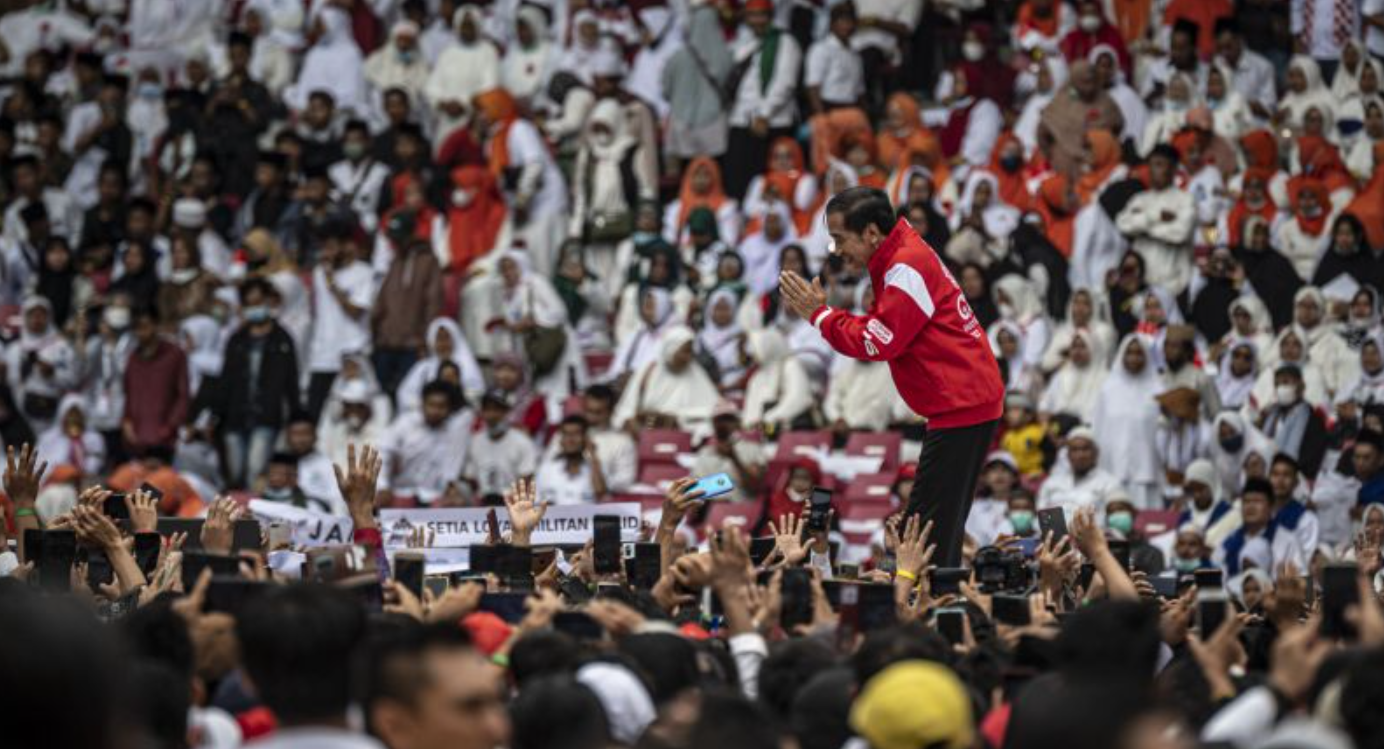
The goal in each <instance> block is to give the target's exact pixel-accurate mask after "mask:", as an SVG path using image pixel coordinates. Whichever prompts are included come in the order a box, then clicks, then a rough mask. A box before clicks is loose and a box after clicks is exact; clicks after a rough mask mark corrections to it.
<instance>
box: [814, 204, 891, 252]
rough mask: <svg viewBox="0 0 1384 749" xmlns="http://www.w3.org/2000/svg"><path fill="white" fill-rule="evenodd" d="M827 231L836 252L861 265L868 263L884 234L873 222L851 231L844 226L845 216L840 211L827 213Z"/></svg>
mask: <svg viewBox="0 0 1384 749" xmlns="http://www.w3.org/2000/svg"><path fill="white" fill-rule="evenodd" d="M827 233H829V234H831V241H832V242H833V243H835V245H836V250H835V252H836V254H838V255H841V256H842V257H845V258H846V259H847V260H852V261H854V262H856V263H859V264H861V265H869V264H870V258H871V256H873V255H874V254H875V248H876V247H879V244H880V242H883V241H884V235H883V233H881V232H880V230H879V228H878V227H876V226H875V225H874V224H868V225H866V227H865V230H864V231H863V232H859V233H857V232H853V231H851V230H850V229H848V228H846V217H845V215H844V214H841V213H828V214H827Z"/></svg>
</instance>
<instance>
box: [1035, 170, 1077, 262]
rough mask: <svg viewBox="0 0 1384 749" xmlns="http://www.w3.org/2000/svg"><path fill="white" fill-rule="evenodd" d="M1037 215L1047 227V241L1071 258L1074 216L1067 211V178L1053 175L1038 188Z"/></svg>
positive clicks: (1063, 255)
mask: <svg viewBox="0 0 1384 749" xmlns="http://www.w3.org/2000/svg"><path fill="white" fill-rule="evenodd" d="M1037 202H1038V214H1039V215H1040V216H1042V217H1043V224H1044V226H1046V227H1047V235H1048V241H1049V242H1052V244H1053V246H1054V247H1056V248H1057V249H1058V251H1059V252H1061V253H1062V257H1071V256H1072V239H1073V233H1074V230H1075V228H1076V214H1075V213H1072V212H1070V211H1068V210H1067V208H1066V204H1067V178H1066V177H1065V176H1063V175H1061V174H1054V175H1053V176H1051V177H1048V178H1047V179H1045V180H1043V184H1041V185H1039V186H1038V200H1037Z"/></svg>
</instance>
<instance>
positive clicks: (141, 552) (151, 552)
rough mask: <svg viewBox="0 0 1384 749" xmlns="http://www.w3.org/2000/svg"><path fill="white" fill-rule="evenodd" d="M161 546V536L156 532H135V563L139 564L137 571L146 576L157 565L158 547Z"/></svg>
mask: <svg viewBox="0 0 1384 749" xmlns="http://www.w3.org/2000/svg"><path fill="white" fill-rule="evenodd" d="M162 546H163V537H162V536H160V535H159V534H157V533H136V534H135V564H138V565H139V571H140V572H143V573H144V576H145V577H146V578H147V577H149V576H150V575H152V574H153V573H154V568H156V567H158V566H159V548H160V547H162Z"/></svg>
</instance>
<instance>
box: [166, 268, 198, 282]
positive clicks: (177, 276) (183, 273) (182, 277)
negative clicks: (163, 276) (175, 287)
mask: <svg viewBox="0 0 1384 749" xmlns="http://www.w3.org/2000/svg"><path fill="white" fill-rule="evenodd" d="M196 277H197V269H196V268H183V269H182V270H175V271H173V272H172V273H169V274H168V280H170V281H172V282H173V283H176V284H185V283H187V282H189V281H191V280H192V279H194V278H196Z"/></svg>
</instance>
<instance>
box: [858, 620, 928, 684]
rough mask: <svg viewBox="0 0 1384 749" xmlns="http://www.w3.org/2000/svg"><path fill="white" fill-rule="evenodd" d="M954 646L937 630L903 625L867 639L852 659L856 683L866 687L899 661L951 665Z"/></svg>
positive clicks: (878, 631)
mask: <svg viewBox="0 0 1384 749" xmlns="http://www.w3.org/2000/svg"><path fill="white" fill-rule="evenodd" d="M950 654H951V645H949V644H947V641H946V640H945V639H944V638H943V637H942V635H941V634H939V633H938V632H937V631H936V630H933V629H930V628H928V627H925V626H923V625H921V624H917V623H913V624H900V625H898V626H894V627H886V628H884V629H877V630H875V631H873V632H871V633H870V634H868V635H866V636H865V640H864V641H863V642H861V643H860V647H859V648H858V649H857V650H856V651H855V655H853V656H851V668H853V669H854V670H855V681H856V684H857V685H859V686H862V687H863V686H864V685H865V684H866V683H867V682H869V681H870V679H872V678H874V676H875V674H878V673H879V672H881V671H883V670H884V669H886V668H889V667H890V666H892V665H894V664H895V663H898V662H899V661H914V660H921V661H932V662H933V663H941V664H942V665H946V666H949V665H951V655H950Z"/></svg>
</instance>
